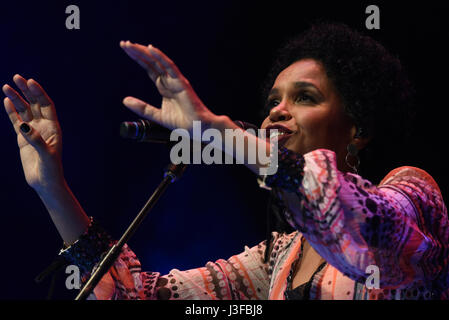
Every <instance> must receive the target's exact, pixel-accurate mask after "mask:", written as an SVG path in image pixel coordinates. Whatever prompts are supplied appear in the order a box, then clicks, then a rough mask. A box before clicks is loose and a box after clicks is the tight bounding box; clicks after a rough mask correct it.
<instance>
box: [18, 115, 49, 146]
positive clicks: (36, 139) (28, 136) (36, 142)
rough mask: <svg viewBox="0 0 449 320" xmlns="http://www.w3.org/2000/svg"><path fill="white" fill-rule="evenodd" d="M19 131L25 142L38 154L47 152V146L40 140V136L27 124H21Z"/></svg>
mask: <svg viewBox="0 0 449 320" xmlns="http://www.w3.org/2000/svg"><path fill="white" fill-rule="evenodd" d="M19 129H20V133H21V134H22V136H23V137H24V138H25V140H26V141H27V142H28V143H29V144H31V145H32V146H33V147H34V148H35V149H36V151H37V152H38V153H43V152H45V151H47V144H46V143H45V141H44V139H42V136H41V135H40V134H39V132H37V131H36V130H34V129H33V127H32V126H30V125H29V124H28V123H27V122H22V123H21V124H20V126H19Z"/></svg>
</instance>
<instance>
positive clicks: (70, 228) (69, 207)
mask: <svg viewBox="0 0 449 320" xmlns="http://www.w3.org/2000/svg"><path fill="white" fill-rule="evenodd" d="M36 192H37V193H38V195H39V197H40V198H41V200H42V202H43V203H44V205H45V207H46V208H47V210H48V212H49V213H50V217H51V219H52V221H53V223H54V224H55V226H56V229H57V230H58V232H59V234H60V235H61V237H62V239H63V240H64V242H65V243H66V244H68V245H70V244H72V243H73V242H75V241H76V240H78V238H79V237H80V236H81V235H82V234H83V233H84V232H85V231H86V230H87V228H88V226H89V221H90V219H89V217H88V216H87V215H86V213H85V212H84V210H83V208H82V207H81V205H80V204H79V202H78V200H77V199H76V198H75V196H74V195H73V193H72V191H71V190H70V188H69V186H68V185H67V183H66V181H65V180H64V179H63V180H62V181H61V182H59V183H57V184H55V185H54V186H52V187H49V188H47V189H46V190H36Z"/></svg>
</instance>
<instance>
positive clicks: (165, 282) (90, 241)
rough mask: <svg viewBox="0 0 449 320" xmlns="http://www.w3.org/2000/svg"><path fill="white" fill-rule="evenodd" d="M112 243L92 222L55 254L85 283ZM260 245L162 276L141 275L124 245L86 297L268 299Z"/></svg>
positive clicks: (267, 268)
mask: <svg viewBox="0 0 449 320" xmlns="http://www.w3.org/2000/svg"><path fill="white" fill-rule="evenodd" d="M273 237H274V239H275V241H276V239H278V238H279V234H277V233H276V232H273ZM113 243H114V241H113V240H112V238H111V237H110V236H109V235H108V234H107V233H106V232H105V231H104V230H103V229H102V228H101V227H100V226H98V225H97V224H96V223H95V222H94V221H92V223H91V225H90V226H89V228H88V230H87V231H86V233H85V234H84V235H82V236H81V237H80V239H79V240H78V241H77V242H75V243H74V244H73V245H72V246H71V247H69V248H66V249H63V250H61V253H60V255H62V256H63V257H64V258H65V259H66V260H67V261H68V262H69V263H71V264H74V265H77V266H78V267H79V268H80V272H81V274H82V277H81V279H82V282H83V283H85V282H86V281H87V280H88V277H89V275H90V274H91V271H92V272H93V271H94V270H95V266H96V264H98V263H99V261H100V260H101V258H100V257H101V256H102V255H103V254H104V253H105V252H107V249H108V248H110V247H111V246H112V245H113ZM265 243H266V241H264V242H261V243H259V244H258V245H256V246H254V247H252V248H249V247H248V246H245V248H244V251H243V252H242V253H240V254H238V255H234V256H232V257H230V258H229V259H227V260H224V259H219V260H217V261H215V262H208V263H207V264H206V265H205V266H204V267H201V268H196V269H191V270H187V271H179V270H178V269H172V270H171V271H170V272H169V274H167V275H163V276H162V275H161V274H160V273H159V272H142V271H141V264H140V262H139V260H138V259H137V257H136V255H135V254H134V252H132V251H131V249H130V248H129V247H128V246H127V245H126V244H125V245H124V247H123V248H122V251H121V253H120V255H119V257H118V258H117V259H116V261H115V263H114V264H113V266H112V267H111V269H110V270H109V271H108V272H107V273H106V274H105V276H103V278H102V279H101V280H100V282H99V283H98V284H97V286H96V287H95V288H94V291H93V293H92V294H91V295H90V296H89V297H88V299H90V300H95V299H97V300H122V299H124V300H127V299H145V300H249V299H255V300H256V299H268V292H269V284H270V278H271V272H272V270H271V269H272V267H271V265H273V263H272V262H269V263H264V251H265ZM272 243H273V242H272ZM270 250H272V248H270ZM270 263H271V265H270Z"/></svg>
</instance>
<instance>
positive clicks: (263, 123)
mask: <svg viewBox="0 0 449 320" xmlns="http://www.w3.org/2000/svg"><path fill="white" fill-rule="evenodd" d="M269 122H270V118H269V117H266V118H265V120H264V121H263V122H262V125H261V126H260V128H261V129H265V128H266V127H267V126H268V124H269Z"/></svg>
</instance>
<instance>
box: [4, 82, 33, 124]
mask: <svg viewBox="0 0 449 320" xmlns="http://www.w3.org/2000/svg"><path fill="white" fill-rule="evenodd" d="M2 89H3V93H4V94H5V95H6V96H7V97H8V98H9V100H10V102H11V103H12V104H13V106H12V107H13V108H14V109H15V110H14V111H16V112H18V113H20V115H21V117H22V119H23V120H24V121H31V120H32V119H33V114H32V113H31V109H30V105H29V104H28V102H26V101H25V100H24V99H23V98H22V97H21V96H20V94H19V93H18V92H17V91H16V90H14V89H13V88H12V87H10V86H9V85H7V84H5V85H4V86H3V88H2Z"/></svg>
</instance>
